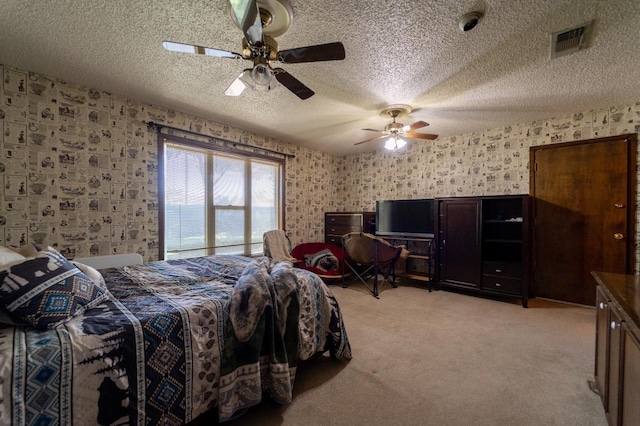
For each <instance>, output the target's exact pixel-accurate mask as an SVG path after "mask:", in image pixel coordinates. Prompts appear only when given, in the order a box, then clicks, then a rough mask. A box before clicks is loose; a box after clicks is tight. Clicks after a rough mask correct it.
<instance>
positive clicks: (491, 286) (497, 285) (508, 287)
mask: <svg viewBox="0 0 640 426" xmlns="http://www.w3.org/2000/svg"><path fill="white" fill-rule="evenodd" d="M482 289H483V290H488V291H499V292H501V293H511V294H522V280H521V279H517V278H505V277H499V276H495V275H483V276H482Z"/></svg>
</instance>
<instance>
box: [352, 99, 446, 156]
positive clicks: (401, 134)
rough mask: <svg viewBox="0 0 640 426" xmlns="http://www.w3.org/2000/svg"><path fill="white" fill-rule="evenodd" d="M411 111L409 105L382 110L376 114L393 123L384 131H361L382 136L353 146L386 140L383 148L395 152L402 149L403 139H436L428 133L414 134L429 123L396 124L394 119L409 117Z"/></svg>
mask: <svg viewBox="0 0 640 426" xmlns="http://www.w3.org/2000/svg"><path fill="white" fill-rule="evenodd" d="M412 110H413V108H411V107H410V106H409V105H390V106H388V107H386V108H384V109H382V110H381V111H380V112H379V113H378V115H380V116H382V117H391V118H392V119H393V122H391V123H389V124H387V125H386V126H384V130H382V131H381V130H375V129H362V130H367V131H370V132H378V133H382V136H376V137H375V138H371V139H367V140H364V141H362V142H358V143H355V144H354V145H360V144H362V143H367V142H373V141H377V140H379V139H387V142H385V144H384V147H385V148H386V149H389V150H396V149H400V148H402V147H403V146H405V145H406V144H407V142H406V141H405V140H404V139H429V140H434V139H436V138H437V137H438V135H431V134H429V133H414V130H416V129H420V128H422V127H425V126H428V125H429V123H425V122H424V121H416V122H415V123H413V124H408V125H406V126H405V125H404V124H402V123H397V122H396V118H398V117H404V116H406V115H409V113H410V112H411V111H412Z"/></svg>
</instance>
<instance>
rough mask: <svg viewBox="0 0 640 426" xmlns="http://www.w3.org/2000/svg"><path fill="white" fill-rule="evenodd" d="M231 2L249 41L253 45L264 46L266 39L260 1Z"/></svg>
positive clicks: (235, 0) (232, 0)
mask: <svg viewBox="0 0 640 426" xmlns="http://www.w3.org/2000/svg"><path fill="white" fill-rule="evenodd" d="M229 4H230V5H231V10H232V11H233V14H234V15H235V17H236V20H237V21H238V23H239V24H240V28H241V29H242V32H243V33H244V37H245V38H246V39H247V43H249V44H250V45H252V46H262V45H263V44H264V41H263V37H262V21H261V20H260V11H259V9H258V3H257V2H256V1H255V0H229Z"/></svg>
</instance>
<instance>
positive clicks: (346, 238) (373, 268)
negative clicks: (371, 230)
mask: <svg viewBox="0 0 640 426" xmlns="http://www.w3.org/2000/svg"><path fill="white" fill-rule="evenodd" d="M341 240H342V249H343V250H344V251H345V252H346V254H347V255H348V256H345V259H344V261H343V267H346V268H348V269H350V270H351V271H352V272H353V273H354V275H355V277H356V278H358V279H359V280H360V281H361V282H362V283H363V284H364V285H365V287H367V288H368V289H369V291H371V293H372V294H373V295H374V296H375V297H376V298H380V297H379V295H380V289H381V288H382V286H383V285H384V283H385V282H388V283H389V284H391V285H392V286H393V287H394V288H395V287H397V285H396V283H395V280H396V275H395V265H396V261H397V260H398V258H399V257H400V253H402V249H403V248H404V247H403V246H394V245H391V244H390V243H389V242H388V241H386V240H384V239H382V238H380V237H376V236H375V235H372V234H367V233H365V232H351V233H349V234H345V235H343V236H342V237H341ZM343 274H344V273H343ZM380 276H381V277H382V279H380ZM371 278H373V287H371V286H370V285H369V280H370V279H371ZM354 279H355V278H354ZM342 287H347V282H346V281H345V280H344V278H343V281H342Z"/></svg>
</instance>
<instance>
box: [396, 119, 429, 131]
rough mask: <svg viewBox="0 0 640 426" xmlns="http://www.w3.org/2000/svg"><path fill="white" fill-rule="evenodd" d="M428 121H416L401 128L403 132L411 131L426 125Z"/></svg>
mask: <svg viewBox="0 0 640 426" xmlns="http://www.w3.org/2000/svg"><path fill="white" fill-rule="evenodd" d="M428 125H429V123H425V122H424V121H416V122H415V123H413V124H408V125H406V126H404V127H403V128H402V131H403V132H413V131H414V130H416V129H420V128H421V127H425V126H428Z"/></svg>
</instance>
